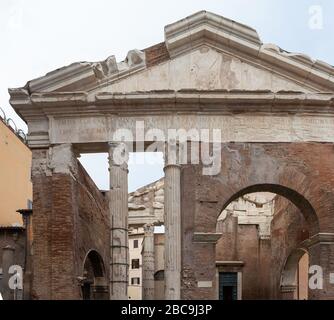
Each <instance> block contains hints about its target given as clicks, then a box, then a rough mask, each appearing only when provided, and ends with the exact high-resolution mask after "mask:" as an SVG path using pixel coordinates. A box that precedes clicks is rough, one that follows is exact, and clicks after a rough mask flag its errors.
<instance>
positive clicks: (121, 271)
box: [109, 144, 129, 300]
mask: <svg viewBox="0 0 334 320" xmlns="http://www.w3.org/2000/svg"><path fill="white" fill-rule="evenodd" d="M120 147H121V145H120V144H117V145H116V144H111V145H110V148H109V172H110V198H109V199H110V201H109V210H110V225H111V245H110V247H111V248H110V249H111V252H110V298H111V299H112V300H126V299H128V268H129V261H128V255H129V248H128V170H127V163H126V162H124V163H118V162H117V161H115V153H114V152H115V151H117V150H116V149H117V148H120Z"/></svg>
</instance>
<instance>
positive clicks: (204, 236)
mask: <svg viewBox="0 0 334 320" xmlns="http://www.w3.org/2000/svg"><path fill="white" fill-rule="evenodd" d="M221 236H222V234H221V233H205V232H194V234H193V242H196V243H216V242H217V241H218V240H219V239H220V237H221Z"/></svg>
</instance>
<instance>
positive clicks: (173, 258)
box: [164, 145, 181, 300]
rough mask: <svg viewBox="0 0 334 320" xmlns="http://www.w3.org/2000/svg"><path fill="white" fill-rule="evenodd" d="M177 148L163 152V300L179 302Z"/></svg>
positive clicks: (179, 209) (179, 206) (170, 148)
mask: <svg viewBox="0 0 334 320" xmlns="http://www.w3.org/2000/svg"><path fill="white" fill-rule="evenodd" d="M178 159H179V157H178V148H177V146H173V145H168V146H167V147H166V151H165V167H164V171H165V299H166V300H179V299H180V291H181V196H180V192H181V187H180V176H181V168H180V165H179V164H178Z"/></svg>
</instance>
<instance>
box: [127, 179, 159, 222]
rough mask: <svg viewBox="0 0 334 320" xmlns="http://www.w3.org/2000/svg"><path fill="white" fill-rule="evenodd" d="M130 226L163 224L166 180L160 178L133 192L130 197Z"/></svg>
mask: <svg viewBox="0 0 334 320" xmlns="http://www.w3.org/2000/svg"><path fill="white" fill-rule="evenodd" d="M128 209H129V226H130V227H131V226H136V225H142V226H143V225H144V224H149V223H153V224H156V225H158V224H163V222H164V182H163V179H160V180H158V181H156V182H153V183H151V184H149V185H146V186H144V187H142V188H139V189H138V190H136V191H134V192H131V193H130V194H129V199H128Z"/></svg>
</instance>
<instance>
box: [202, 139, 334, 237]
mask: <svg viewBox="0 0 334 320" xmlns="http://www.w3.org/2000/svg"><path fill="white" fill-rule="evenodd" d="M333 163H334V148H333V144H330V143H224V144H223V145H222V151H221V170H220V173H219V174H218V175H216V176H203V175H202V171H201V168H199V170H198V171H197V181H196V182H197V186H196V194H198V195H199V196H197V198H198V199H200V200H202V199H210V205H208V204H207V205H204V206H203V205H202V204H200V203H199V201H197V209H198V210H197V212H198V215H197V216H196V219H198V220H199V221H200V220H201V218H200V217H199V215H200V214H203V211H204V210H205V211H207V213H208V214H210V215H211V214H213V211H214V208H213V206H214V205H213V201H216V202H217V205H216V207H215V210H216V212H215V214H216V215H218V214H219V213H220V212H221V209H222V208H223V207H224V206H225V205H226V203H227V202H228V201H229V199H232V198H233V196H234V195H236V194H241V193H240V192H242V190H247V189H248V190H247V191H249V190H252V189H251V188H252V186H259V185H262V186H267V187H266V189H267V190H268V189H270V188H268V186H272V188H273V189H276V191H275V190H272V191H274V192H275V193H278V194H281V195H283V196H285V197H286V198H288V199H289V200H291V201H292V202H293V203H294V204H296V205H297V207H299V208H300V209H302V211H304V212H303V213H304V214H305V215H306V216H307V219H308V221H310V226H311V228H310V234H311V235H313V234H315V233H317V232H325V233H328V232H329V233H333V232H334V214H333V213H334V201H332V199H333V198H334V166H333ZM257 190H258V191H260V189H259V188H258V189H257ZM264 190H265V189H262V191H264ZM289 192H291V194H290V195H289ZM311 207H312V208H313V210H312V209H310V208H311ZM207 209H208V210H207ZM314 213H315V214H314ZM213 218H214V219H216V216H215V217H211V220H210V224H211V225H210V227H211V228H212V230H213V229H214V221H213ZM316 221H318V222H317V223H315V222H316Z"/></svg>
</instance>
